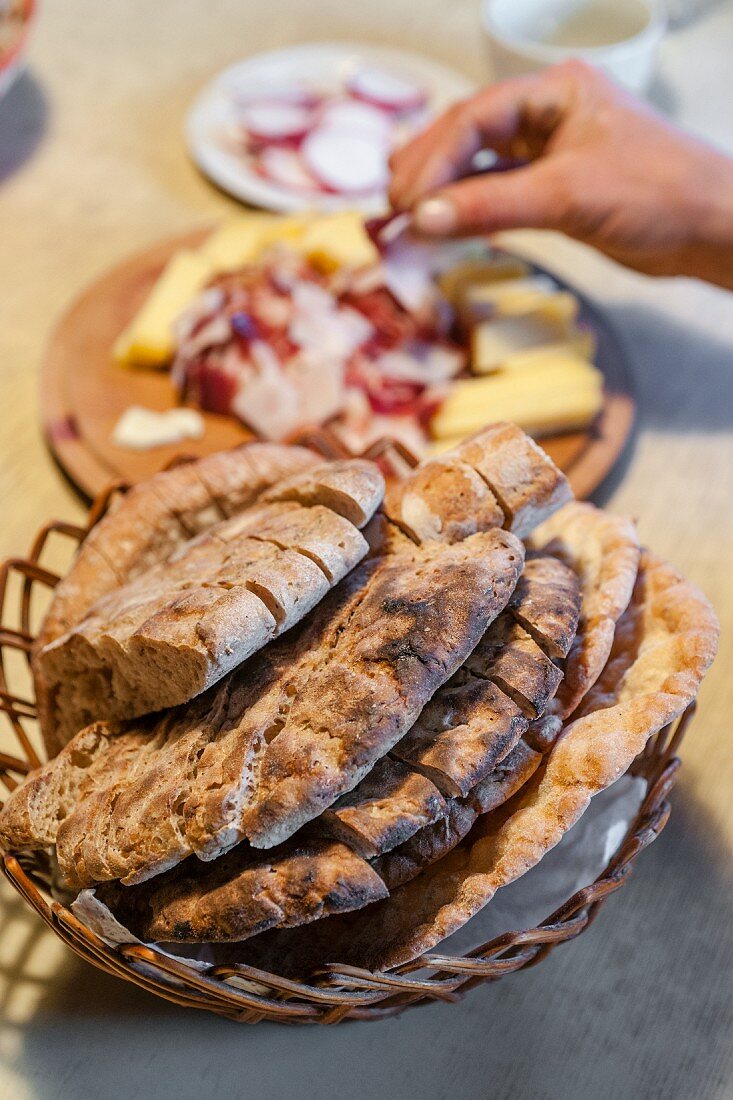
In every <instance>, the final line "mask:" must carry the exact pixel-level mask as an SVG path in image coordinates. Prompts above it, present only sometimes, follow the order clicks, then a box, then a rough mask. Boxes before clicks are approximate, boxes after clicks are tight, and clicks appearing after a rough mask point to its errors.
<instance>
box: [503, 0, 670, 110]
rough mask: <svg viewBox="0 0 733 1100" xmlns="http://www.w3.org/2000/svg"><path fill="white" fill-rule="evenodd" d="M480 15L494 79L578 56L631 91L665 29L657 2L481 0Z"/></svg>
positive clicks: (647, 73) (644, 78) (644, 82)
mask: <svg viewBox="0 0 733 1100" xmlns="http://www.w3.org/2000/svg"><path fill="white" fill-rule="evenodd" d="M482 18H483V24H484V29H485V31H486V36H487V39H488V43H489V51H490V55H491V61H492V66H493V75H494V78H495V79H496V80H504V79H506V78H507V77H512V76H522V75H524V74H525V73H532V72H537V71H538V70H540V69H543V68H545V67H546V66H548V65H555V64H557V62H559V61H565V60H567V59H568V58H570V57H580V58H583V59H584V60H585V61H589V62H590V63H591V64H593V65H596V66H597V67H598V68H599V69H603V70H604V72H606V73H607V74H608V75H609V76H611V77H613V79H614V80H616V81H617V82H618V83H619V84H622V85H623V86H624V87H626V88H629V89H630V90H631V91H633V92H643V91H644V90H645V89H646V88H647V87H648V86H649V82H650V80H651V77H652V73H653V70H654V62H655V59H656V54H657V48H658V46H659V43H660V42H661V40H662V37H663V35H664V31H665V27H666V15H665V11H664V8H663V6H662V3H661V0H483V4H482Z"/></svg>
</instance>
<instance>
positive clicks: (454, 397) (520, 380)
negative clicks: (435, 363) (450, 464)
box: [430, 356, 603, 440]
mask: <svg viewBox="0 0 733 1100" xmlns="http://www.w3.org/2000/svg"><path fill="white" fill-rule="evenodd" d="M602 391H603V376H602V375H601V373H600V371H598V370H596V369H595V367H593V366H592V365H591V364H590V363H588V362H586V361H585V360H584V359H582V358H580V356H577V357H572V356H567V357H566V358H564V360H563V361H561V362H560V361H558V362H556V363H554V364H550V365H545V366H541V367H528V368H526V369H525V370H523V371H521V372H516V373H515V372H506V373H504V372H502V373H500V374H495V375H491V376H490V377H488V378H467V379H461V380H460V381H458V382H456V383H455V384H454V385H453V388H452V389H451V391H450V392H449V394H448V396H447V397H446V399H445V401H444V402H443V404H442V405H441V407H440V408H439V409H438V411H437V413H436V414H435V416H434V417H433V418H432V420H431V422H430V431H431V434H432V435H433V436H434V437H435V438H436V439H439V440H441V439H450V438H453V437H464V436H466V435H470V434H471V433H472V432H475V431H478V430H479V429H480V428H481V427H483V426H484V425H485V424H488V423H490V422H491V421H494V420H513V421H514V422H515V423H516V424H518V425H519V426H520V427H521V428H523V429H524V430H525V431H527V432H531V433H532V434H534V435H547V434H549V433H550V432H560V431H570V430H573V429H577V428H581V427H584V426H585V425H587V424H589V423H590V422H591V421H592V419H593V417H594V416H595V415H596V413H597V412H598V410H599V409H600V407H601V403H602V399H603V398H602Z"/></svg>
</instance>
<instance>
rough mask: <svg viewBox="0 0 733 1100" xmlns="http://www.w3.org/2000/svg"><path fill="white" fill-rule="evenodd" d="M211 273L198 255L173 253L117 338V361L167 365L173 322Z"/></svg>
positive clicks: (206, 260)
mask: <svg viewBox="0 0 733 1100" xmlns="http://www.w3.org/2000/svg"><path fill="white" fill-rule="evenodd" d="M213 274H214V268H213V267H212V265H211V262H210V261H209V259H208V258H207V257H206V256H203V255H202V254H201V253H200V252H193V251H190V250H188V249H185V250H183V251H181V252H176V254H175V255H174V256H173V257H172V258H171V259H170V260H169V262H168V264H167V265H166V267H165V269H164V271H163V274H162V275H161V276H160V278H159V279H158V281H157V283H156V284H155V286H154V287H153V289H152V290H151V292H150V294H149V295H148V297H147V299H146V300H145V302H144V304H143V306H142V308H141V309H140V310H139V312H138V313H137V314H136V315H135V317H133V319H132V321H131V322H130V324H129V325H128V326H127V328H126V329H125V330H124V331H123V332H122V333H121V334H120V336H119V337H118V338H117V341H116V343H115V346H114V357H115V359H116V360H117V362H118V363H122V364H123V365H124V366H141V367H164V366H166V365H167V364H168V362H169V360H170V359H171V357H172V355H173V352H174V350H175V345H174V340H173V322H174V321H175V320H176V318H177V317H178V316H179V314H181V313H182V312H183V310H184V309H185V308H186V306H187V305H189V303H190V302H191V300H192V299H193V298H194V297H195V296H196V295H197V294H198V292H199V291H200V290H201V288H202V287H203V286H204V285H205V284H206V283H207V282H208V281H209V279H210V278H211V277H212V275H213Z"/></svg>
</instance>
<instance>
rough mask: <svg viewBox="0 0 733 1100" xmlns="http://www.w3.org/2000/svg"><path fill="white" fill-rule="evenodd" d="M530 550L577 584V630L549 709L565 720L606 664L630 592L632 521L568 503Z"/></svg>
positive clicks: (634, 543) (635, 552) (635, 543)
mask: <svg viewBox="0 0 733 1100" xmlns="http://www.w3.org/2000/svg"><path fill="white" fill-rule="evenodd" d="M531 545H532V546H534V547H539V548H542V550H543V551H544V552H545V553H549V554H552V555H555V556H557V557H559V558H560V559H561V560H562V561H564V562H565V563H566V565H568V566H570V568H571V569H573V570H574V571H575V573H577V575H578V577H579V578H580V583H581V590H582V605H581V606H582V610H581V615H580V625H579V627H578V631H577V634H576V635H575V640H574V641H573V644H572V647H571V649H570V651H569V653H568V656H567V660H566V662H565V679H564V681H563V683H562V685H561V687H560V688H559V690H558V692H557V695H556V697H555V701H554V704H553V706H552V707H551V708H550V711H551V713H554V714H557V715H558V716H559V717H560V718H567V717H568V716H569V715H571V714H572V713H573V711H574V710H575V709H576V707H577V706H578V704H579V703H580V701H581V699H582V698H583V696H584V695H585V694H586V692H587V691H588V690H589V689H590V688H591V687H592V686H593V684H594V683H595V682H596V680H597V679H598V676H599V675H600V673H601V669H602V668H603V666H604V665H605V663H606V661H607V659H608V654H609V653H610V651H611V646H612V644H613V634H614V628H615V625H616V622H617V620H618V618H619V616H620V615H621V614H622V612H623V611H624V609H625V608H626V606H627V604H628V602H629V599H630V597H631V592H632V590H633V587H634V581H635V579H636V573H637V569H638V566H639V552H640V551H639V539H638V536H637V533H636V526H635V524H634V523H633V522H632V520H630V519H627V518H625V517H623V516H611V515H608V514H607V513H606V512H602V511H601V510H600V509H599V508H596V507H595V506H594V505H593V504H582V503H580V502H578V501H573V502H572V503H570V504H566V505H565V507H564V508H561V509H560V511H559V512H557V513H556V514H555V515H553V516H551V517H550V518H549V519H547V520H545V522H544V523H542V524H541V525H540V526H539V527H538V528H537V529H536V530H535V532H534V533H533V535H532V539H531Z"/></svg>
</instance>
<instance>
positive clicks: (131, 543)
mask: <svg viewBox="0 0 733 1100" xmlns="http://www.w3.org/2000/svg"><path fill="white" fill-rule="evenodd" d="M317 462H318V458H317V457H316V455H314V454H313V453H312V452H311V451H307V450H305V449H304V448H303V447H285V446H281V445H279V444H274V443H247V444H244V445H243V446H240V447H235V448H233V449H232V450H229V451H221V452H218V453H217V454H213V455H207V456H206V457H204V458H200V459H197V460H196V461H193V462H190V463H185V464H181V465H178V466H176V467H174V468H173V469H171V470H165V471H163V472H162V473H159V474H156V475H155V476H154V477H152V478H150V479H149V480H148V481H145V482H143V483H141V484H140V485H135V486H133V488H131V489H130V490H129V491H128V492H127V493H125V494H124V495H123V496H118V497H117V498H115V499H114V500H113V502H112V504H111V506H110V508H109V510H108V512H107V514H106V515H105V516H104V517H103V518H102V519H101V520H100V521H99V523H97V524H95V526H94V528H93V529H92V530H91V531H90V532H89V534H88V535H87V537H86V538H85V540H84V542H83V543H82V545H81V546H80V548H79V550H78V551H77V553H76V556H75V558H74V561H73V563H72V565H71V568H70V569H69V571H68V573H67V574H66V576H65V577H64V578H63V579H62V580H61V581H60V582H59V584H58V585H57V586H56V588H55V590H54V594H53V599H52V601H51V604H50V606H49V608H48V610H47V612H46V615H45V618H44V620H43V622H42V624H41V628H40V630H39V633H38V638H37V640H36V644H35V646H34V652H33V661H32V663H33V670H34V676H35V680H36V698H37V701H38V709H39V718H40V724H41V733H42V735H43V739H44V743H45V745H46V749H47V751H48V754H49V756H54V755H55V754H56V753H57V752H58V751H59V749H60V748H61V747H62V745H64V744H65V742H66V741H68V739H69V738H70V737H71V736H72V735H73V734H74V733H76V731H77V729H78V728H79V727H78V726H75V725H74V722H73V721H67V720H65V716H64V715H63V714H60V713H59V712H58V709H57V707H56V706H55V705H54V700H53V698H52V696H51V695H50V693H49V692H48V691H47V689H46V685H45V682H44V677H43V674H42V672H41V671H40V669H39V666H38V653H39V652H40V651H41V650H42V649H43V647H44V646H46V645H48V644H49V643H50V642H52V641H54V639H56V638H59V637H60V636H61V635H62V634H65V633H66V632H67V631H68V630H70V629H71V628H72V627H74V626H76V625H77V623H79V622H80V621H81V620H82V619H83V618H84V616H85V615H86V614H87V612H88V611H89V609H90V608H91V607H92V605H93V604H95V603H96V602H97V600H100V599H102V597H104V596H106V595H107V594H108V593H109V592H111V591H113V590H114V589H116V588H118V587H119V586H120V585H123V584H126V583H128V582H129V581H131V580H134V579H135V578H136V577H138V576H139V575H140V574H141V573H143V572H145V571H146V570H148V569H150V568H152V567H153V566H154V565H157V564H158V563H159V562H161V561H165V560H167V558H169V557H170V556H171V554H173V553H175V551H176V550H178V549H179V548H180V547H181V546H182V545H183V544H184V543H185V542H187V541H188V540H189V539H190V538H192V537H193V536H195V535H198V534H200V533H201V532H202V531H205V530H207V529H208V528H209V527H211V526H212V525H213V524H215V523H218V522H220V521H221V520H222V519H225V518H227V517H229V516H233V515H236V514H237V513H238V512H240V511H242V510H243V509H244V508H248V507H250V506H251V505H252V504H253V503H254V502H255V501H256V500H257V498H258V497H259V496H260V495H261V494H262V493H263V492H264V491H265V490H266V489H268V488H270V486H272V485H273V484H275V483H276V482H278V481H280V480H281V479H283V478H287V477H290V476H291V475H293V474H295V473H299V472H301V471H303V470H305V469H307V468H308V467H310V466H314V465H315V464H316V463H317Z"/></svg>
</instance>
